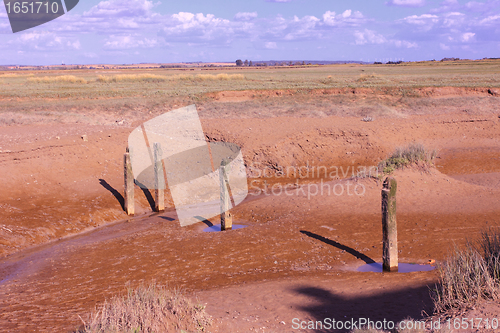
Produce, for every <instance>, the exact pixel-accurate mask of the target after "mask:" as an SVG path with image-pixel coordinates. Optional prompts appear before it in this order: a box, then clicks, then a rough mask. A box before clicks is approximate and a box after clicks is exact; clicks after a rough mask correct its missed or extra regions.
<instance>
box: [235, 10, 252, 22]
mask: <svg viewBox="0 0 500 333" xmlns="http://www.w3.org/2000/svg"><path fill="white" fill-rule="evenodd" d="M256 17H257V12H251V13H249V12H239V13H236V15H234V20H235V21H250V20H253V19H254V18H256Z"/></svg>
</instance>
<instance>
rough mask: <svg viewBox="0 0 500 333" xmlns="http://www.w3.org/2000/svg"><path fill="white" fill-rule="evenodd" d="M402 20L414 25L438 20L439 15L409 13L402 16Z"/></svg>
mask: <svg viewBox="0 0 500 333" xmlns="http://www.w3.org/2000/svg"><path fill="white" fill-rule="evenodd" d="M403 21H404V22H406V23H409V24H414V25H421V26H424V25H429V24H433V23H437V22H439V16H436V15H432V14H422V15H411V16H407V17H405V18H403Z"/></svg>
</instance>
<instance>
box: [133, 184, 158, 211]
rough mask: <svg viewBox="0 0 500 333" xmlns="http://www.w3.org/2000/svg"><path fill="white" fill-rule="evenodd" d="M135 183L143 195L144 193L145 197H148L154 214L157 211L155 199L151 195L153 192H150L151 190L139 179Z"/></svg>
mask: <svg viewBox="0 0 500 333" xmlns="http://www.w3.org/2000/svg"><path fill="white" fill-rule="evenodd" d="M134 182H135V184H136V185H138V186H139V187H140V188H141V190H142V193H144V196H145V197H146V200H148V203H149V206H150V207H151V210H152V211H153V212H154V211H156V205H155V199H154V198H153V196H152V195H151V192H149V189H147V188H146V185H144V184H142V183H141V182H139V181H138V180H137V179H135V180H134Z"/></svg>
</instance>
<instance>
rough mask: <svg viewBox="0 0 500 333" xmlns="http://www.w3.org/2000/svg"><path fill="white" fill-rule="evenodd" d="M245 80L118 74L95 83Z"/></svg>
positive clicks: (219, 76) (237, 77) (232, 76)
mask: <svg viewBox="0 0 500 333" xmlns="http://www.w3.org/2000/svg"><path fill="white" fill-rule="evenodd" d="M244 78H245V76H244V75H242V74H226V73H220V74H197V75H189V74H177V75H170V76H166V75H156V74H148V73H145V74H118V75H114V76H104V75H99V76H98V77H97V80H96V81H97V82H102V83H116V82H164V81H175V80H182V81H217V80H223V81H228V80H243V79H244Z"/></svg>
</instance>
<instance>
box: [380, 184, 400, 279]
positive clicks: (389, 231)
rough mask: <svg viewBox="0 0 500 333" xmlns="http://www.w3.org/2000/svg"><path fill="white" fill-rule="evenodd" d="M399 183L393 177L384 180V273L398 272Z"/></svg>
mask: <svg viewBox="0 0 500 333" xmlns="http://www.w3.org/2000/svg"><path fill="white" fill-rule="evenodd" d="M396 190H397V182H396V179H394V178H392V177H387V178H386V179H385V180H384V187H383V189H382V234H383V236H382V237H383V242H384V245H383V252H382V260H383V264H382V267H383V271H384V272H397V271H398V228H397V223H396Z"/></svg>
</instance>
